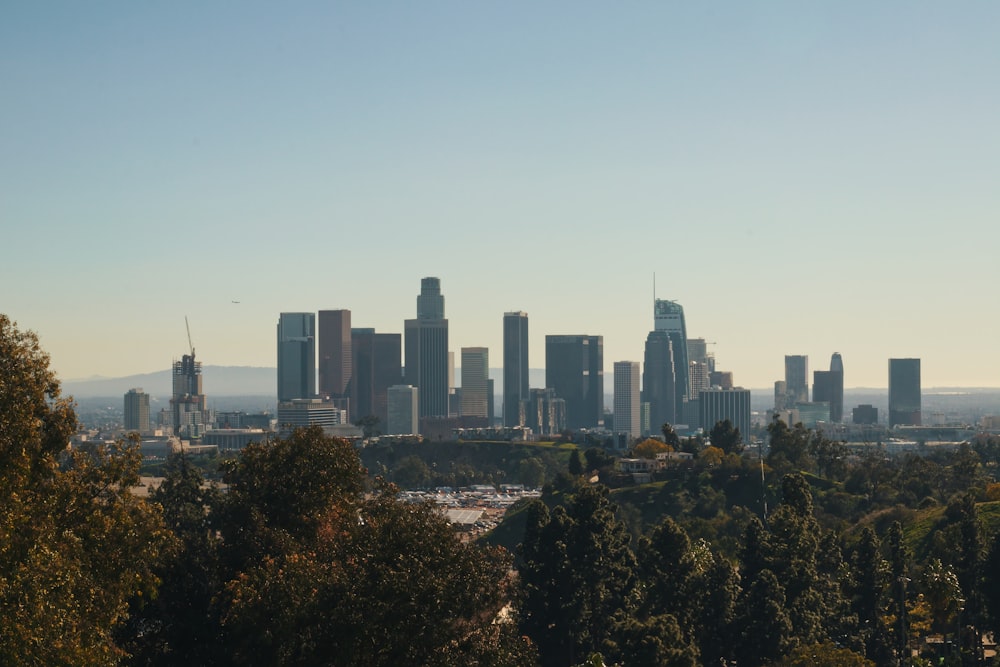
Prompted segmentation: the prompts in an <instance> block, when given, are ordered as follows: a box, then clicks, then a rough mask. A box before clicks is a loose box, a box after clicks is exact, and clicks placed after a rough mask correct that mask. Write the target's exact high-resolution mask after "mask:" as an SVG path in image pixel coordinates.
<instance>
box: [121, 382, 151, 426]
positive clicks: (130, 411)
mask: <svg viewBox="0 0 1000 667" xmlns="http://www.w3.org/2000/svg"><path fill="white" fill-rule="evenodd" d="M125 430H126V431H138V432H139V433H140V434H142V435H145V434H146V433H149V394H147V393H145V392H144V391H143V390H142V388H141V387H136V388H135V389H129V390H128V393H127V394H125Z"/></svg>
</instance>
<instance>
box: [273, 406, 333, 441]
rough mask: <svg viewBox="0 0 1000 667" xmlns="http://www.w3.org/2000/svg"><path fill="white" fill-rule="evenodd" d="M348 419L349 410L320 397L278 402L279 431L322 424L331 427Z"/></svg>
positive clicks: (286, 432)
mask: <svg viewBox="0 0 1000 667" xmlns="http://www.w3.org/2000/svg"><path fill="white" fill-rule="evenodd" d="M346 421H347V411H346V410H343V409H341V408H338V407H337V406H335V405H334V404H333V403H331V402H330V401H326V400H323V399H320V398H293V399H292V400H290V401H279V402H278V433H280V434H288V433H290V432H291V431H292V430H294V429H296V428H305V427H307V426H322V427H324V428H329V427H331V426H337V425H339V424H343V423H345V422H346Z"/></svg>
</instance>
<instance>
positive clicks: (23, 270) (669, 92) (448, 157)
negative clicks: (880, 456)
mask: <svg viewBox="0 0 1000 667" xmlns="http://www.w3.org/2000/svg"><path fill="white" fill-rule="evenodd" d="M998 32H1000V4H996V3H986V2H971V3H964V4H961V5H942V4H935V3H926V2H916V3H914V2H902V1H901V0H890V1H888V2H884V3H878V4H871V3H863V2H857V1H848V2H842V3H832V4H819V5H809V4H803V3H796V2H791V1H790V0H779V1H778V2H774V3H768V4H766V5H758V4H739V3H731V4H725V5H701V4H671V3H638V4H632V5H614V6H612V5H608V4H606V3H597V2H586V1H585V2H573V3H568V2H559V1H556V2H552V3H543V4H517V3H515V4H502V5H501V4H497V5H488V4H487V5H476V4H473V5H470V4H468V3H460V2H454V1H451V0H445V1H444V2H440V3H434V4H430V5H428V4H422V3H418V4H407V3H391V2H390V3H387V4H351V3H320V2H310V1H306V2H302V3H295V4H292V5H280V6H279V5H275V4H273V3H267V2H260V1H259V0H248V1H247V2H243V3H239V4H236V5H232V4H206V5H197V6H192V5H178V4H173V3H162V4H158V3H154V4H135V3H126V2H120V1H119V2H115V1H112V2H109V3H103V4H97V5H94V4H86V5H82V4H81V5H73V4H62V5H58V6H49V5H44V4H37V3H19V4H8V5H5V6H4V7H2V8H0V86H2V89H3V90H4V92H5V93H6V95H5V104H4V105H2V106H0V128H3V129H0V152H2V154H3V155H4V156H5V159H4V160H2V161H0V184H2V185H0V219H2V221H3V228H4V244H3V247H2V249H0V285H3V286H4V288H3V291H2V296H3V298H2V299H0V301H2V303H0V310H2V312H4V313H6V314H8V315H9V316H10V317H11V318H12V319H13V320H15V321H17V323H18V325H19V326H20V327H21V328H24V329H31V330H34V331H36V332H37V333H38V335H39V338H40V340H41V344H42V346H43V348H44V349H45V350H46V351H47V352H48V353H49V354H50V355H51V360H52V368H53V370H55V371H56V373H57V374H58V375H59V376H60V377H63V378H81V377H87V376H90V375H94V374H98V373H100V374H103V375H108V376H111V377H121V376H127V375H130V374H135V373H136V372H142V371H143V370H144V369H158V368H163V367H165V366H168V365H169V363H170V361H171V360H173V359H179V358H180V356H181V355H182V354H185V353H186V352H187V350H188V339H187V332H186V330H185V324H184V318H185V316H187V317H188V318H189V320H190V325H191V335H192V338H193V343H194V346H195V348H196V349H197V352H198V357H199V359H200V360H202V361H203V362H205V363H213V364H219V365H233V366H238V365H244V366H258V367H268V366H272V365H273V364H274V363H275V325H276V323H277V321H278V315H279V313H281V312H293V311H312V312H315V311H318V310H320V309H327V308H349V309H350V310H351V311H352V314H353V325H354V326H356V327H374V328H376V329H377V330H378V331H383V332H402V331H403V321H404V320H405V319H407V318H412V317H414V315H415V312H416V296H417V293H418V292H419V288H420V279H421V278H422V277H425V276H438V277H440V278H441V288H442V293H443V294H444V296H445V306H446V311H445V314H446V316H447V317H448V319H449V321H450V346H451V349H453V350H454V351H455V352H456V353H458V351H459V349H460V348H461V347H472V346H485V347H488V348H489V349H490V359H491V362H492V365H494V366H496V365H499V363H500V361H501V360H502V318H503V313H504V312H505V311H510V310H523V311H526V312H527V313H528V316H529V327H530V349H531V359H530V363H531V365H532V366H540V365H542V364H541V363H540V360H543V359H544V336H545V335H546V334H592V335H602V336H603V337H604V360H605V367H606V369H607V370H608V371H610V370H611V368H612V365H613V363H614V362H615V361H620V360H634V361H641V360H642V352H643V344H644V341H645V337H646V334H647V333H648V331H649V330H650V329H651V328H652V326H653V316H652V302H653V274H654V272H655V274H656V296H657V297H660V298H667V299H672V300H676V301H678V302H680V303H681V304H682V305H683V306H684V309H685V314H686V319H687V329H688V335H689V336H690V337H691V338H697V337H703V338H705V339H706V340H708V341H713V342H714V343H715V344H714V346H713V351H714V353H715V356H716V359H717V365H718V368H719V369H720V370H726V371H732V372H733V374H734V379H735V382H736V384H738V385H741V386H744V387H768V386H771V385H772V384H773V382H774V381H775V380H778V379H782V378H783V376H784V356H785V355H786V354H806V355H808V356H809V366H810V368H809V370H810V371H813V370H822V369H826V368H828V364H829V360H830V356H831V354H833V353H834V352H839V353H841V354H842V355H843V359H844V366H845V384H846V385H847V386H861V387H878V386H885V385H886V384H887V375H888V372H887V362H888V359H889V358H898V357H919V358H920V359H921V360H922V381H923V385H924V386H926V387H932V386H938V387H997V386H1000V353H998V351H997V349H996V344H995V341H994V340H993V339H992V336H991V335H989V333H988V332H989V331H993V330H995V329H996V328H997V325H998V324H1000V315H997V313H996V309H993V308H991V307H990V306H989V304H990V303H993V301H994V286H995V284H996V273H997V272H996V269H995V257H994V254H995V253H994V250H995V248H997V247H1000V225H998V224H997V214H998V203H997V198H996V192H995V191H996V183H998V182H1000V160H998V159H997V155H1000V125H998V124H997V123H996V122H995V118H996V117H997V115H998V113H1000V79H998V77H997V76H996V72H997V71H998V70H1000V49H997V48H996V34H997V33H998ZM237 302H238V303H237ZM983 332H986V333H983ZM810 379H811V378H810Z"/></svg>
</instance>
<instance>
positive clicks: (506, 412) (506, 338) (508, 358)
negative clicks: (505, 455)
mask: <svg viewBox="0 0 1000 667" xmlns="http://www.w3.org/2000/svg"><path fill="white" fill-rule="evenodd" d="M526 400H528V314H527V313H522V312H520V311H517V312H510V313H504V315H503V424H504V426H519V425H520V413H521V410H520V405H521V401H526Z"/></svg>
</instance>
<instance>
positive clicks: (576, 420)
mask: <svg viewBox="0 0 1000 667" xmlns="http://www.w3.org/2000/svg"><path fill="white" fill-rule="evenodd" d="M545 385H546V387H547V388H549V389H554V390H555V392H556V396H558V397H559V398H561V399H563V400H564V401H566V422H567V427H568V428H571V429H574V430H575V429H583V428H587V429H590V428H596V427H597V426H599V425H601V423H602V421H603V419H604V337H603V336H586V335H579V336H551V335H550V336H546V337H545Z"/></svg>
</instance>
